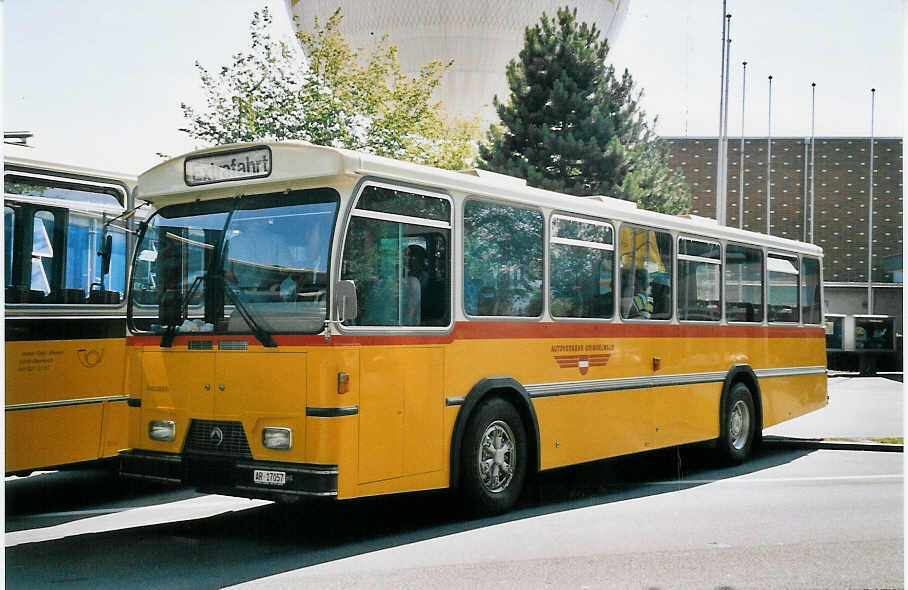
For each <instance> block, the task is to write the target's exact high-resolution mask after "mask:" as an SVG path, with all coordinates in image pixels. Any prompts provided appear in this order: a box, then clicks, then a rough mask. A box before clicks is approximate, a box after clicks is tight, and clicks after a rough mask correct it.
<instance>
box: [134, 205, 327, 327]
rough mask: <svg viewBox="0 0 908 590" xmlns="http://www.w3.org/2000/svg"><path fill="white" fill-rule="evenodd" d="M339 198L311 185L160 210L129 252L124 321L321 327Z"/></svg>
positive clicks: (144, 324) (160, 324)
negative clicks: (129, 278) (131, 253)
mask: <svg viewBox="0 0 908 590" xmlns="http://www.w3.org/2000/svg"><path fill="white" fill-rule="evenodd" d="M338 202H339V197H338V195H337V193H336V192H335V191H333V190H329V189H316V190H305V191H291V192H288V193H275V194H265V195H252V196H241V197H236V198H228V199H218V200H212V201H204V202H195V203H184V204H179V205H170V206H166V207H163V208H161V209H160V210H159V211H158V212H157V213H155V215H154V216H153V217H152V218H151V219H149V221H148V224H147V226H146V228H145V229H144V231H143V233H142V238H141V241H140V243H139V246H138V248H137V250H136V256H135V259H134V262H133V269H132V275H131V276H132V285H131V290H130V299H129V319H130V326H131V327H132V329H133V330H134V331H136V332H152V333H160V334H165V335H168V334H169V335H171V336H172V335H174V334H176V333H187V332H208V333H216V334H224V333H236V334H243V333H250V332H251V333H254V334H255V335H256V336H257V337H259V339H260V340H262V339H263V337H262V335H263V334H264V336H265V338H268V335H270V334H274V333H282V332H295V333H300V332H303V333H316V332H319V331H321V329H322V328H323V327H324V323H325V319H326V311H327V293H328V268H329V260H330V248H331V239H332V233H333V228H334V222H335V219H336V216H337V208H338Z"/></svg>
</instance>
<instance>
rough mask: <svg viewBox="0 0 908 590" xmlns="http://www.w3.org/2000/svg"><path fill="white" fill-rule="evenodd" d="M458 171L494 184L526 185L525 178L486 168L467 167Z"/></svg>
mask: <svg viewBox="0 0 908 590" xmlns="http://www.w3.org/2000/svg"><path fill="white" fill-rule="evenodd" d="M458 172H460V173H461V174H468V175H470V176H475V177H477V178H480V179H482V180H484V181H486V182H491V183H494V184H511V185H516V186H526V185H527V181H526V179H525V178H517V177H516V176H508V175H507V174H499V173H497V172H489V171H488V170H480V169H479V168H468V169H467V170H458Z"/></svg>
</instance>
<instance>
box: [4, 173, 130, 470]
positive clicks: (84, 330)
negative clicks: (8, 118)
mask: <svg viewBox="0 0 908 590" xmlns="http://www.w3.org/2000/svg"><path fill="white" fill-rule="evenodd" d="M3 181H4V192H3V219H4V230H5V231H4V237H5V242H4V274H5V281H6V282H5V314H6V316H5V329H6V344H5V346H6V380H5V387H6V408H5V410H6V411H5V420H6V473H7V474H9V473H23V472H29V471H32V470H35V469H40V468H49V467H58V466H61V465H67V464H72V463H81V462H85V461H93V460H97V459H101V458H109V457H116V455H117V452H118V451H119V450H121V449H124V448H126V446H127V438H126V437H127V428H126V425H127V396H126V394H125V392H124V390H123V375H124V367H125V358H126V299H125V293H126V272H127V254H126V253H127V250H128V245H129V243H130V242H131V240H130V239H129V236H128V234H127V233H126V232H125V231H123V230H122V229H121V228H119V227H116V225H117V224H108V222H109V221H110V220H112V219H114V218H116V217H117V216H120V215H123V214H124V212H125V211H126V210H127V207H129V206H130V205H131V203H132V189H133V188H134V187H135V184H136V178H135V177H134V176H129V175H125V174H118V173H114V172H104V171H100V170H89V169H85V168H79V167H75V166H68V165H63V164H58V163H48V162H40V161H36V160H30V159H26V158H21V157H16V156H14V155H7V156H6V157H5V158H4V176H3ZM124 225H125V223H124ZM107 237H109V239H110V255H109V257H105V256H99V250H102V249H103V248H102V246H103V243H104V242H105V241H106V239H107ZM105 258H107V261H105ZM105 264H108V265H109V272H107V273H105V272H104V271H105V270H106V269H105V268H104V267H105Z"/></svg>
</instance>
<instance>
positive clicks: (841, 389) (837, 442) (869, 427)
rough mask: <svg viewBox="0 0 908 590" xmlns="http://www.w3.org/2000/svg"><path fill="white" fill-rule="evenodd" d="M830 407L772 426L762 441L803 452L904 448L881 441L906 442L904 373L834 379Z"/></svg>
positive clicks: (836, 375)
mask: <svg viewBox="0 0 908 590" xmlns="http://www.w3.org/2000/svg"><path fill="white" fill-rule="evenodd" d="M827 390H828V395H829V404H828V405H827V406H826V407H825V408H822V409H820V410H817V411H815V412H811V413H810V414H806V415H804V416H800V417H798V418H795V419H793V420H788V421H787V422H782V423H781V424H777V425H775V426H771V427H769V428H767V429H765V430H764V431H763V436H764V437H765V438H766V439H767V440H769V441H770V442H772V443H773V444H785V443H789V444H791V445H800V446H801V448H809V445H810V444H813V448H835V447H841V448H853V449H860V448H868V449H877V450H884V451H885V450H901V448H902V446H903V445H885V444H883V445H880V443H879V441H880V439H893V438H903V437H904V431H905V423H904V420H905V418H904V385H903V383H902V374H901V373H897V374H890V375H886V376H877V377H861V376H858V375H852V374H831V375H830V376H829V382H828V387H827Z"/></svg>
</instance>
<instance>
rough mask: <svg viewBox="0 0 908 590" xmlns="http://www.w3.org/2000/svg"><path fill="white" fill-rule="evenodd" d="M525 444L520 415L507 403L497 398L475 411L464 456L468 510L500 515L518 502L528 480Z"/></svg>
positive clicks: (463, 465) (464, 477)
mask: <svg viewBox="0 0 908 590" xmlns="http://www.w3.org/2000/svg"><path fill="white" fill-rule="evenodd" d="M526 440H527V438H526V428H524V425H523V421H522V420H521V418H520V414H518V413H517V410H515V409H514V406H512V405H511V404H510V403H508V402H507V401H505V400H503V399H501V398H498V397H494V398H491V399H489V400H487V401H485V402H483V403H482V404H481V405H480V407H478V408H477V409H476V413H475V415H474V416H473V417H472V419H471V420H470V423H469V425H468V426H467V430H466V433H465V436H464V448H463V454H462V455H461V456H462V460H463V464H462V466H461V469H462V474H463V480H462V481H463V492H464V494H465V496H466V498H465V500H466V501H467V508H468V510H470V511H471V512H478V513H481V514H500V513H502V512H505V511H507V510H509V509H510V508H511V507H512V506H513V505H514V504H515V503H516V502H517V499H518V498H519V497H520V493H521V492H522V491H523V484H524V481H525V480H526V470H527V452H528V450H529V449H528V445H527V442H526Z"/></svg>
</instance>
